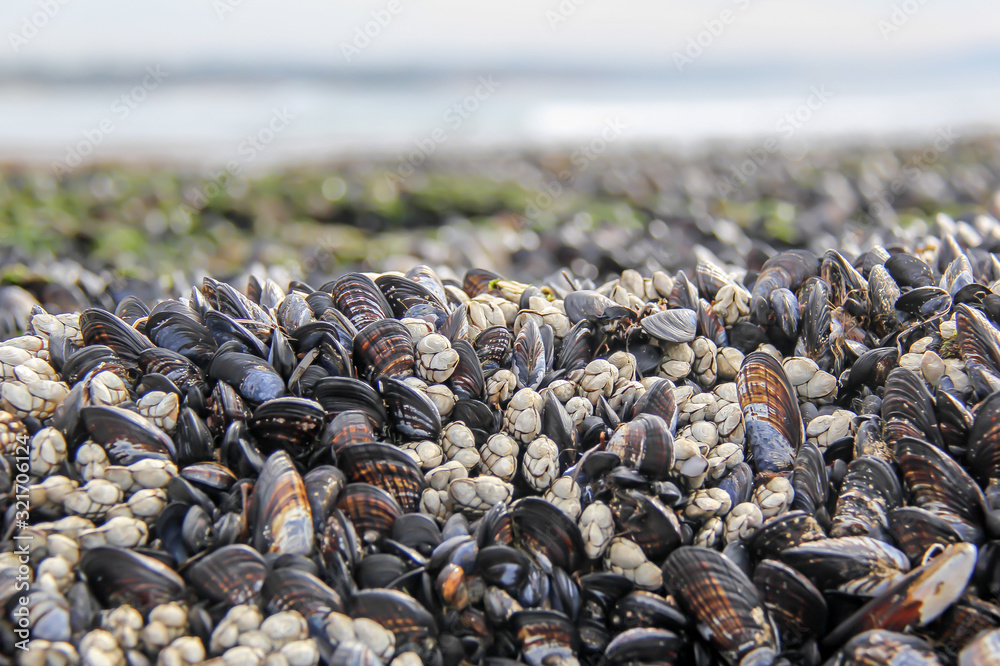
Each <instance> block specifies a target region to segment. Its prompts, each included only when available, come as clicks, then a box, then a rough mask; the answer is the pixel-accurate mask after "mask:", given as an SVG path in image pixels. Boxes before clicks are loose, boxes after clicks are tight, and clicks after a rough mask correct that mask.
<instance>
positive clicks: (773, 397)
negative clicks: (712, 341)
mask: <svg viewBox="0 0 1000 666" xmlns="http://www.w3.org/2000/svg"><path fill="white" fill-rule="evenodd" d="M736 389H737V394H738V396H739V400H740V408H741V409H742V410H743V418H744V422H745V425H746V438H747V443H748V444H749V446H750V449H751V451H752V453H753V460H754V463H755V466H756V468H757V471H758V472H781V471H786V470H789V469H791V468H792V465H793V461H794V458H795V456H796V454H797V453H798V450H799V447H800V446H802V442H803V441H804V437H803V435H804V434H805V428H804V427H803V425H802V415H801V412H799V406H798V402H797V400H796V399H795V393H794V391H793V390H792V386H791V384H790V383H789V382H788V378H787V377H786V376H785V371H784V369H783V368H782V367H781V364H780V363H778V361H777V360H776V359H775V358H774V357H773V356H771V355H770V354H768V353H766V352H753V353H752V354H749V355H748V356H747V357H746V358H745V359H743V364H742V365H741V366H740V370H739V372H738V373H737V375H736Z"/></svg>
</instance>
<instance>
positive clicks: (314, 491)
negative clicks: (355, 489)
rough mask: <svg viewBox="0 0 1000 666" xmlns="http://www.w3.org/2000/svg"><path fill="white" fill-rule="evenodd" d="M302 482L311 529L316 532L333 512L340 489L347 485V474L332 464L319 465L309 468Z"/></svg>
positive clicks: (320, 529)
mask: <svg viewBox="0 0 1000 666" xmlns="http://www.w3.org/2000/svg"><path fill="white" fill-rule="evenodd" d="M302 482H303V483H304V484H305V486H306V497H308V498H309V510H310V511H311V512H312V518H313V529H314V530H315V531H316V532H317V533H318V532H320V531H322V529H323V523H325V522H326V518H327V516H329V515H330V514H331V513H333V509H334V507H336V505H337V499H339V498H340V491H342V490H343V489H344V486H346V485H347V476H346V475H345V474H344V473H343V472H342V471H340V470H339V469H338V468H336V467H334V466H333V465H320V466H319V467H314V468H312V469H311V470H309V471H308V472H307V473H306V475H305V476H304V477H302Z"/></svg>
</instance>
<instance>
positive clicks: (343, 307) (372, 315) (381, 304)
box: [320, 273, 392, 331]
mask: <svg viewBox="0 0 1000 666" xmlns="http://www.w3.org/2000/svg"><path fill="white" fill-rule="evenodd" d="M320 291H329V292H330V295H331V296H333V303H334V306H335V307H336V308H337V309H338V310H340V311H341V312H342V313H344V315H346V316H347V318H348V319H350V320H351V323H352V324H354V327H355V328H357V329H358V330H359V331H360V330H361V329H362V328H364V327H365V326H368V325H369V324H371V323H373V322H376V321H378V320H379V319H386V318H388V317H391V316H392V306H391V305H389V302H388V301H387V300H386V299H385V296H384V295H383V294H382V292H381V291H380V290H379V288H378V285H376V284H375V283H374V282H373V281H372V279H371V278H370V277H368V276H367V275H364V274H362V273H346V274H344V275H342V276H340V277H339V278H337V280H335V281H334V282H331V283H328V284H325V285H323V286H322V287H320Z"/></svg>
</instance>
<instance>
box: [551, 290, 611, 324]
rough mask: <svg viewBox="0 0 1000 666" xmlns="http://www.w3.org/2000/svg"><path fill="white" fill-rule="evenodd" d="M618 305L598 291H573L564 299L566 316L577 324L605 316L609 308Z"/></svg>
mask: <svg viewBox="0 0 1000 666" xmlns="http://www.w3.org/2000/svg"><path fill="white" fill-rule="evenodd" d="M616 305H617V303H615V302H614V301H612V300H611V299H610V298H608V297H607V296H604V295H603V294H599V293H597V292H596V291H587V290H581V291H571V292H570V293H568V294H566V298H565V299H563V307H564V308H565V309H566V316H567V317H569V320H570V321H571V322H572V323H574V324H576V323H577V322H580V321H589V322H594V321H597V320H598V319H600V318H601V317H603V316H604V312H605V311H606V310H608V308H613V307H615V306H616Z"/></svg>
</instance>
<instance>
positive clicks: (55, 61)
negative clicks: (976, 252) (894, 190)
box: [0, 0, 1000, 160]
mask: <svg viewBox="0 0 1000 666" xmlns="http://www.w3.org/2000/svg"><path fill="white" fill-rule="evenodd" d="M998 26H1000V3H997V2H995V1H994V2H986V1H985V0H951V1H950V2H947V3H945V2H942V1H941V0H923V1H921V0H810V1H809V2H801V1H792V0H702V1H678V0H673V1H669V0H667V1H662V0H659V1H654V0H616V1H615V2H612V1H610V0H505V1H503V2H499V1H493V0H488V1H474V0H413V1H407V0H378V1H375V2H368V1H359V0H348V1H342V2H329V1H327V0H324V1H320V0H170V1H169V2H167V1H159V0H146V1H143V2H137V1H136V0H86V1H85V2H84V1H83V0H3V2H2V3H0V38H2V40H3V42H2V43H0V159H3V158H5V157H10V156H12V155H15V156H17V155H25V154H27V155H44V159H49V157H50V156H53V155H55V156H58V155H59V154H62V153H64V152H65V149H66V148H67V146H71V145H72V144H73V143H74V142H76V141H78V140H79V137H80V136H83V135H84V133H85V132H88V131H91V132H92V131H93V128H94V127H98V126H99V124H100V122H101V121H102V120H104V119H105V118H106V117H108V115H109V113H112V115H111V120H113V121H115V122H116V125H115V127H114V132H112V133H109V134H108V136H107V137H106V139H107V140H106V141H105V140H102V141H101V146H100V150H99V151H95V152H102V151H103V152H104V153H105V154H107V155H112V154H115V155H117V154H121V153H123V152H128V151H131V150H146V151H150V150H152V152H154V153H156V152H157V151H160V152H161V153H163V152H164V151H167V150H168V148H170V149H171V150H174V151H175V152H176V151H181V152H185V153H190V152H191V151H194V152H198V151H201V152H202V153H204V154H205V155H206V156H210V157H211V158H212V159H215V160H220V159H222V158H224V157H225V154H224V153H226V154H228V153H231V152H233V146H236V145H238V143H239V142H238V140H239V138H240V137H241V136H243V133H245V132H246V131H251V130H253V129H254V128H256V127H258V126H259V125H260V123H262V122H268V114H270V113H272V112H273V110H274V109H275V108H278V109H280V108H281V107H282V106H283V105H285V106H288V105H290V106H291V108H292V111H293V112H295V113H297V120H296V122H294V123H293V124H292V125H291V127H290V129H289V131H288V132H286V133H285V134H283V135H282V141H281V142H280V143H281V144H282V145H284V146H285V147H286V148H288V149H289V154H292V155H300V154H301V150H302V149H303V148H302V147H303V146H312V147H313V148H312V149H314V150H315V155H316V156H322V155H323V154H324V151H326V152H329V151H330V150H339V149H343V148H344V147H352V148H354V149H358V150H365V149H370V148H372V147H373V146H375V145H376V144H380V145H381V146H382V147H383V148H386V147H390V148H392V149H395V148H396V147H400V146H405V145H411V144H413V142H415V141H419V140H421V138H422V137H426V136H427V135H429V134H430V133H431V132H433V131H434V130H435V129H436V128H437V126H438V125H440V123H441V122H442V119H443V118H444V117H445V115H446V114H447V112H448V109H449V108H450V106H451V105H453V104H454V103H455V101H456V100H461V99H463V98H467V96H468V95H469V94H470V92H472V91H474V90H475V89H476V85H477V80H478V77H479V76H487V77H488V76H491V75H492V76H496V77H499V79H500V80H502V81H503V86H501V87H500V92H498V93H497V94H496V95H495V96H493V97H491V98H490V99H489V100H488V101H487V100H483V101H482V103H481V104H479V105H478V106H481V110H478V111H477V112H476V113H475V114H474V117H471V118H469V119H468V122H463V123H462V127H461V128H455V129H456V131H455V132H454V134H453V135H451V136H450V137H449V138H450V143H448V147H456V146H461V145H464V144H468V143H475V142H477V141H485V142H487V143H489V142H493V143H496V142H511V141H513V142H520V143H522V144H533V143H539V142H544V141H545V140H548V139H556V140H565V141H569V142H573V141H581V140H584V139H586V138H587V137H588V136H591V135H592V134H593V133H594V131H596V130H595V128H598V129H599V126H600V123H601V122H603V121H604V120H606V119H607V118H608V117H610V116H612V115H614V114H615V113H627V114H630V115H629V119H630V120H632V122H633V124H632V129H633V132H632V133H631V137H632V138H633V139H636V140H638V139H643V140H645V139H649V138H664V139H668V140H671V141H676V140H682V139H685V138H691V137H693V138H695V139H698V140H702V139H706V138H712V137H718V136H722V137H725V136H729V135H739V136H751V135H754V136H759V135H761V134H766V133H768V132H774V131H776V126H777V125H778V123H779V122H780V121H781V118H782V117H783V115H785V114H787V113H789V112H794V111H795V110H796V109H798V107H800V106H801V105H802V104H803V103H806V102H807V100H808V99H809V98H810V95H811V94H812V90H813V89H814V88H815V87H817V86H823V85H826V86H828V88H829V89H830V90H832V91H833V93H834V95H833V99H832V101H830V102H829V104H827V103H826V102H824V104H823V105H822V109H814V110H813V111H814V113H811V114H810V115H811V116H812V117H811V118H810V122H809V123H807V124H806V126H805V127H804V128H803V129H802V133H803V136H804V135H806V134H809V133H816V134H827V135H829V134H837V133H841V132H854V133H855V134H857V133H858V132H869V131H871V132H882V133H885V132H892V131H897V132H903V133H906V132H911V131H917V130H923V131H925V132H927V133H932V132H933V131H935V130H936V129H937V128H938V127H939V126H940V125H942V124H947V123H952V122H954V123H961V124H963V125H966V126H983V125H985V124H990V123H993V122H996V120H995V119H994V118H993V116H995V114H994V113H991V111H992V109H995V108H996V105H997V104H998V103H1000V45H998V44H997V40H996V37H997V34H996V33H997V27H998ZM366 30H367V32H368V33H369V34H367V35H365V34H364V32H365V31H366ZM359 35H360V36H359ZM149 67H152V68H157V69H158V70H159V71H164V72H166V73H167V76H166V79H165V82H164V83H163V84H162V87H160V88H158V89H157V90H153V91H150V92H149V94H148V95H144V97H146V98H148V99H144V100H143V101H142V103H141V104H139V105H137V107H136V108H135V109H131V108H130V113H129V114H128V116H127V117H126V118H121V117H117V116H115V115H114V114H113V112H111V111H110V110H111V109H112V108H113V105H114V104H115V103H116V100H118V99H119V98H120V97H121V96H122V95H123V94H127V93H128V92H129V91H130V90H132V89H133V86H135V85H137V84H139V83H140V82H141V81H143V79H144V77H145V72H146V71H147V68H149ZM446 129H447V128H446ZM458 130H460V131H458ZM275 143H276V144H277V143H279V142H275ZM167 144H169V146H168V145H167ZM210 144H211V146H210ZM178 146H181V148H178ZM296 146H297V147H296ZM171 147H172V148H171ZM317 147H318V148H317ZM43 148H44V150H42V149H43ZM278 154H281V150H279V149H277V148H276V149H274V150H271V151H270V155H272V156H275V155H278Z"/></svg>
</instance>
